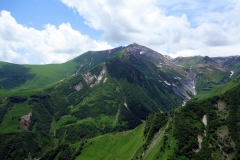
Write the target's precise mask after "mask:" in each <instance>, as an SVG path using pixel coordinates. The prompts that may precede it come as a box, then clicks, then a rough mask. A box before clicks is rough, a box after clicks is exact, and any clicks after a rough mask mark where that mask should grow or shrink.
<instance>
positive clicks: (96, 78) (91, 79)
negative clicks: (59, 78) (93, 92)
mask: <svg viewBox="0 0 240 160" xmlns="http://www.w3.org/2000/svg"><path fill="white" fill-rule="evenodd" d="M82 76H83V79H84V80H85V81H86V82H87V84H90V87H91V88H92V87H94V86H95V85H98V84H99V83H100V82H101V81H102V79H103V78H104V77H105V78H104V81H103V82H104V83H105V82H106V81H107V78H106V68H105V67H103V69H102V71H101V72H100V74H99V75H98V76H96V75H95V74H94V75H92V74H91V73H90V72H87V73H85V74H82ZM94 81H95V82H94ZM93 82H94V83H93ZM91 83H92V84H91Z"/></svg>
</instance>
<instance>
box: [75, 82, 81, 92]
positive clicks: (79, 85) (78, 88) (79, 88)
mask: <svg viewBox="0 0 240 160" xmlns="http://www.w3.org/2000/svg"><path fill="white" fill-rule="evenodd" d="M82 88H83V84H82V83H81V82H80V83H79V84H78V85H76V86H75V89H76V91H80V90H81V89H82Z"/></svg>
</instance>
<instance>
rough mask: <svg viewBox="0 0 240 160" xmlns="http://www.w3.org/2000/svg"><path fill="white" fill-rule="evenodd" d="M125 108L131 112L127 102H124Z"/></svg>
mask: <svg viewBox="0 0 240 160" xmlns="http://www.w3.org/2000/svg"><path fill="white" fill-rule="evenodd" d="M124 106H125V107H126V108H127V110H129V108H128V106H127V103H126V102H124Z"/></svg>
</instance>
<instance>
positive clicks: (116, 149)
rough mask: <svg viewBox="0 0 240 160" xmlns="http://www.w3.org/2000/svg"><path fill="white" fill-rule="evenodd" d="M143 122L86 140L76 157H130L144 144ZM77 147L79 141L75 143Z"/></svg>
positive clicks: (86, 158) (97, 159)
mask: <svg viewBox="0 0 240 160" xmlns="http://www.w3.org/2000/svg"><path fill="white" fill-rule="evenodd" d="M143 130H144V124H141V125H140V126H138V127H137V128H135V129H134V130H131V131H126V132H121V133H115V134H114V133H111V134H106V135H102V136H98V137H95V138H93V139H90V140H88V142H87V143H86V144H85V145H84V147H83V150H82V152H81V154H80V155H79V156H78V157H77V158H76V159H77V160H78V159H85V160H88V159H91V160H94V159H96V160H99V159H123V160H125V159H132V158H133V157H134V155H135V153H136V151H137V150H138V149H139V147H141V146H142V145H143V144H144V140H143ZM75 146H77V148H79V146H80V143H77V144H75Z"/></svg>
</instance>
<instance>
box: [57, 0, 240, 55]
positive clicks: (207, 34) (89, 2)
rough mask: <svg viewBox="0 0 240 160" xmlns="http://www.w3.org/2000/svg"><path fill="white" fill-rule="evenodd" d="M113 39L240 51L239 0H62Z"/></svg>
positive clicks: (199, 50) (173, 49)
mask: <svg viewBox="0 0 240 160" xmlns="http://www.w3.org/2000/svg"><path fill="white" fill-rule="evenodd" d="M61 1H62V2H63V3H64V4H66V5H67V6H68V7H70V8H73V9H74V10H76V11H77V12H78V13H79V15H81V16H82V17H83V18H84V19H85V24H87V25H89V26H90V27H92V28H94V29H96V30H102V31H104V33H103V35H102V39H103V40H105V41H111V42H114V43H116V42H123V43H126V42H129V43H132V42H137V43H140V44H142V45H146V46H148V47H150V48H153V49H155V50H157V51H159V52H161V53H163V54H171V55H179V54H186V55H191V54H201V55H204V54H207V55H209V56H215V54H216V53H218V55H220V56H224V55H225V56H226V55H236V54H240V52H239V50H237V49H238V46H239V45H240V36H239V35H240V19H239V17H240V16H238V14H239V13H240V1H237V0H229V1H224V0H220V1H219V0H218V1H216V0H213V1H190V0H180V1H175V0H161V1H157V0H131V1H129V0H121V1H112V0H98V1H96V0H81V1H79V0H61Z"/></svg>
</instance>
